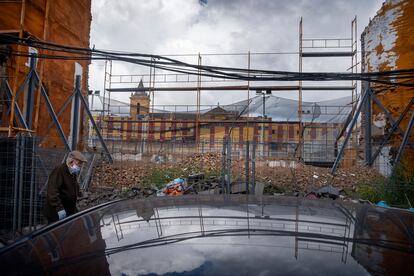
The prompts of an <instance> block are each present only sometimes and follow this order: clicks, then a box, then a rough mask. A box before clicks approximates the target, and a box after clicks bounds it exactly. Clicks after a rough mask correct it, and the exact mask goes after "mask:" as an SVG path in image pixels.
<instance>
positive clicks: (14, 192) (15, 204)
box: [0, 134, 65, 238]
mask: <svg viewBox="0 0 414 276" xmlns="http://www.w3.org/2000/svg"><path fill="white" fill-rule="evenodd" d="M38 141H39V138H38V137H32V136H28V135H23V134H22V135H17V136H16V137H12V138H10V137H0V167H1V168H0V231H1V233H8V234H10V235H14V236H16V235H21V234H24V233H27V232H28V231H31V230H33V229H34V228H36V227H37V226H39V225H42V224H43V223H44V221H43V215H42V208H43V204H44V198H45V194H46V183H47V178H48V175H49V173H50V172H51V170H52V169H53V168H54V167H55V166H56V165H57V164H60V163H61V162H62V160H63V158H64V156H65V152H64V151H61V150H57V149H53V150H51V149H42V148H39V147H38ZM12 238H13V237H12Z"/></svg>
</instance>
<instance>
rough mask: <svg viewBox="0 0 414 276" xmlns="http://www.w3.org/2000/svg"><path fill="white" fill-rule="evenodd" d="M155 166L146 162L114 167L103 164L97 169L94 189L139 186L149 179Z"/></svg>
mask: <svg viewBox="0 0 414 276" xmlns="http://www.w3.org/2000/svg"><path fill="white" fill-rule="evenodd" d="M154 167H159V166H158V165H155V164H148V163H146V162H139V163H137V162H134V163H132V162H117V163H114V164H113V165H110V164H102V165H99V166H97V167H96V168H95V171H94V176H93V178H92V188H95V187H100V186H108V187H112V188H119V189H121V188H122V187H132V186H139V185H140V184H141V182H142V181H143V179H145V177H147V176H148V175H149V174H150V172H151V170H152V169H155V168H154Z"/></svg>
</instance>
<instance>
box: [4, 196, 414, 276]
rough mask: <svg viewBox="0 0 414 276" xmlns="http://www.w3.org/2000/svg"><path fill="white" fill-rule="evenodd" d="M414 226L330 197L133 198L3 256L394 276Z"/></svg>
mask: <svg viewBox="0 0 414 276" xmlns="http://www.w3.org/2000/svg"><path fill="white" fill-rule="evenodd" d="M413 222H414V216H413V215H412V214H410V213H407V212H404V213H402V212H400V211H394V210H390V209H381V208H376V207H372V206H364V205H354V204H343V203H341V202H336V201H307V200H302V201H301V200H298V199H297V198H274V197H263V198H255V197H249V196H245V195H242V196H225V195H214V196H207V197H192V196H186V197H179V198H155V199H151V200H132V201H123V202H117V203H114V204H112V205H110V206H107V207H103V208H101V209H98V210H97V211H95V212H92V213H90V214H88V215H83V216H80V217H78V218H77V219H74V220H72V221H70V222H67V223H65V224H63V225H61V226H59V227H57V228H56V229H54V230H52V231H49V232H47V233H45V234H42V235H39V236H37V237H35V238H33V239H32V240H29V241H27V242H25V243H22V244H20V245H19V246H17V247H16V248H15V249H14V250H10V251H9V252H8V253H7V254H3V255H0V258H1V260H3V259H8V260H10V261H12V263H13V261H14V263H16V265H15V266H13V268H12V270H11V271H13V269H17V268H18V267H19V266H18V265H17V263H18V262H19V263H20V264H21V263H22V262H25V263H26V264H27V265H28V267H30V269H32V270H30V271H32V272H33V271H38V272H44V270H46V271H49V272H56V273H58V274H71V273H72V272H74V271H82V274H99V275H101V274H103V275H106V274H115V275H119V274H125V275H136V274H138V275H206V274H207V275H234V274H238V275H252V274H253V275H257V274H262V275H272V274H274V273H275V272H277V273H278V274H295V275H309V274H318V275H321V274H322V275H323V274H325V275H332V274H335V275H360V274H368V273H373V274H397V273H400V272H405V270H406V269H410V265H407V261H408V262H409V260H412V258H413V253H412V252H411V250H412V248H413V244H414V242H413V237H414V235H413V233H412V229H413V227H412V226H413V225H414V223H413ZM28 248H29V249H30V251H27V249H28ZM27 252H30V253H27ZM350 257H351V258H350ZM397 258H398V260H396V259H397ZM403 262H405V263H406V264H405V265H402V263H403ZM411 263H413V262H409V264H411ZM16 271H18V270H16ZM27 271H29V270H27ZM84 272H85V273H84Z"/></svg>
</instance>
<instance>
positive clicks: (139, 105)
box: [137, 103, 141, 114]
mask: <svg viewBox="0 0 414 276" xmlns="http://www.w3.org/2000/svg"><path fill="white" fill-rule="evenodd" d="M140 108H141V104H140V103H137V114H140Z"/></svg>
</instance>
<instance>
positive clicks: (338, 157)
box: [331, 88, 371, 174]
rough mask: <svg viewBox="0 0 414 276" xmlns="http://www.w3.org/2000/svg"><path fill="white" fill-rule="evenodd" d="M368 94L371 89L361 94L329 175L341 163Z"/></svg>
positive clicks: (333, 172)
mask: <svg viewBox="0 0 414 276" xmlns="http://www.w3.org/2000/svg"><path fill="white" fill-rule="evenodd" d="M370 93H371V89H370V88H367V89H366V90H365V93H364V94H363V95H364V96H363V98H362V100H361V102H360V104H359V105H358V108H357V110H356V112H355V115H354V117H353V119H352V121H351V123H350V126H349V131H348V133H347V134H346V136H345V141H344V144H343V145H342V147H341V149H340V150H339V153H338V156H337V157H336V159H335V162H334V164H333V166H332V169H331V174H335V172H336V169H337V168H338V166H339V163H340V162H341V159H342V155H343V154H344V151H345V148H346V145H347V144H348V141H349V138H351V135H352V129H353V128H354V126H355V124H356V122H357V120H358V116H359V113H361V109H362V106H364V105H365V101H366V99H367V97H368V95H369V94H370Z"/></svg>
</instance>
